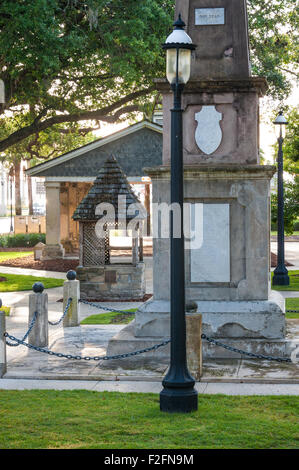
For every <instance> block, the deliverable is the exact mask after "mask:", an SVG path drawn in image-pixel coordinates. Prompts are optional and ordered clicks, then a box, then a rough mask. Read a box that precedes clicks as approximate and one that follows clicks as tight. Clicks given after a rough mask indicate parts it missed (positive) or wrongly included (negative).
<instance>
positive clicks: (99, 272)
mask: <svg viewBox="0 0 299 470" xmlns="http://www.w3.org/2000/svg"><path fill="white" fill-rule="evenodd" d="M144 271H145V265H144V263H138V264H137V266H133V265H132V264H125V263H124V264H111V265H105V266H89V267H83V266H79V267H78V268H77V279H78V280H79V281H80V291H81V298H82V299H93V300H96V299H99V300H103V299H105V300H116V299H120V300H122V299H126V300H135V299H142V298H143V297H144V294H145V275H144Z"/></svg>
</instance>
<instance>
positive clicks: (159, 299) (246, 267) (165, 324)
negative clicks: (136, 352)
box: [110, 0, 290, 358]
mask: <svg viewBox="0 0 299 470" xmlns="http://www.w3.org/2000/svg"><path fill="white" fill-rule="evenodd" d="M179 13H181V15H182V19H183V20H184V21H185V23H186V31H187V33H188V34H189V36H191V38H192V41H193V43H194V44H196V45H197V49H196V51H195V52H194V56H193V62H192V72H191V79H190V81H189V83H188V84H187V86H186V87H185V89H184V93H183V99H182V101H183V103H182V106H183V109H184V113H183V147H184V194H185V202H189V203H190V206H189V207H190V209H189V210H190V224H191V228H192V227H193V232H194V233H195V235H197V237H195V238H196V240H195V242H194V243H193V242H191V243H190V244H189V245H188V248H187V249H186V266H185V273H186V295H187V299H188V301H189V303H192V304H193V306H194V305H196V306H197V312H199V313H202V315H203V332H204V333H205V334H206V335H207V336H210V337H212V338H217V339H218V340H220V341H222V342H223V343H225V344H228V345H232V346H234V347H237V348H240V349H243V350H246V351H250V352H257V353H261V354H273V355H280V356H283V355H289V352H290V349H289V348H290V344H289V343H288V341H286V339H285V302H284V299H283V298H282V296H281V295H280V294H279V293H277V292H273V291H271V285H270V180H271V178H272V177H273V175H274V173H275V167H273V166H264V165H261V164H260V155H259V99H260V97H262V96H263V95H264V94H265V92H266V90H267V82H266V80H265V79H263V78H258V77H253V76H252V75H251V67H250V57H249V45H248V20H247V9H246V1H245V0H177V1H176V16H177V15H178V14H179ZM156 85H157V89H158V90H159V91H160V93H161V94H162V96H163V112H164V118H163V119H164V126H163V127H164V128H163V137H164V139H163V165H162V166H161V167H157V168H148V169H146V172H147V174H148V175H149V176H150V177H151V179H152V184H153V202H154V203H157V204H161V203H169V201H170V109H171V106H172V93H171V90H170V86H169V83H168V82H167V81H166V79H159V80H157V81H156ZM161 220H162V221H163V217H158V216H156V217H154V221H155V224H156V225H157V226H154V233H156V234H159V233H160V232H161V231H160V230H159V229H160V227H158V225H159V224H161ZM194 228H195V229H194ZM191 231H192V230H191ZM153 247H154V259H153V279H154V296H153V299H151V300H149V301H148V302H146V303H145V304H144V305H143V306H142V307H140V308H139V310H138V311H137V313H136V320H135V323H134V324H133V325H129V327H127V329H126V330H124V333H121V335H120V336H119V339H121V338H123V339H126V340H127V341H129V338H130V337H131V339H132V343H134V342H135V341H136V343H135V344H136V346H137V345H138V346H141V345H146V344H152V342H153V340H154V339H155V338H156V340H158V338H159V339H160V338H161V337H169V321H170V315H169V311H170V302H169V294H170V282H169V280H170V271H169V266H170V260H169V239H168V238H163V237H162V236H160V235H158V236H157V237H156V238H154V240H153ZM130 335H131V336H130ZM119 349H120V348H119ZM203 351H204V358H205V357H213V358H225V357H235V356H236V354H235V353H233V352H228V351H227V350H225V349H222V348H220V347H216V346H214V345H210V344H209V343H207V342H206V341H204V342H203ZM110 352H112V351H110ZM155 354H156V355H157V354H158V352H156V353H155ZM161 354H162V353H161Z"/></svg>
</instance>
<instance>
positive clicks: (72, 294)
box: [63, 271, 80, 328]
mask: <svg viewBox="0 0 299 470" xmlns="http://www.w3.org/2000/svg"><path fill="white" fill-rule="evenodd" d="M66 277H67V281H65V283H64V286H63V311H65V308H66V306H67V302H68V299H69V298H71V299H72V302H71V304H70V306H69V309H68V313H67V314H66V316H65V317H64V319H63V327H64V328H67V327H69V326H79V314H80V304H79V299H80V281H78V280H76V272H75V271H68V273H67V275H66Z"/></svg>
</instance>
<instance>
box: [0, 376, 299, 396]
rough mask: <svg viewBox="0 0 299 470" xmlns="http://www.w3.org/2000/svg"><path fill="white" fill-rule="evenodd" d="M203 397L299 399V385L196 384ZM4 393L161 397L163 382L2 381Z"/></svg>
mask: <svg viewBox="0 0 299 470" xmlns="http://www.w3.org/2000/svg"><path fill="white" fill-rule="evenodd" d="M196 389H197V390H198V392H199V394H212V395H214V394H219V393H221V394H224V395H299V385H297V384H242V383H207V382H199V383H196ZM0 390H90V391H96V392H124V393H131V392H134V393H160V392H161V390H162V385H161V381H159V382H140V381H138V382H137V381H117V382H115V381H101V382H98V381H83V380H22V379H19V380H16V379H5V378H4V379H0Z"/></svg>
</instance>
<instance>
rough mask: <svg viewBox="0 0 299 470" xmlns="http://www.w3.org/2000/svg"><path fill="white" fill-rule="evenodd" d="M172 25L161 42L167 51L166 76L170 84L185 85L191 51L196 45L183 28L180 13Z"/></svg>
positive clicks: (183, 24)
mask: <svg viewBox="0 0 299 470" xmlns="http://www.w3.org/2000/svg"><path fill="white" fill-rule="evenodd" d="M173 26H174V30H173V31H172V33H171V34H170V35H169V36H168V38H167V39H166V42H165V44H163V49H165V50H166V51H167V57H166V76H167V80H168V81H169V83H170V84H176V85H178V84H182V85H186V83H187V82H188V80H189V78H190V73H191V52H192V51H193V50H194V49H195V48H196V46H195V45H194V44H193V43H192V39H191V38H190V36H188V34H187V33H186V31H185V30H184V28H185V26H186V25H185V23H184V21H183V20H182V18H181V15H179V17H178V19H177V21H176V22H175V23H174V24H173Z"/></svg>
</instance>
